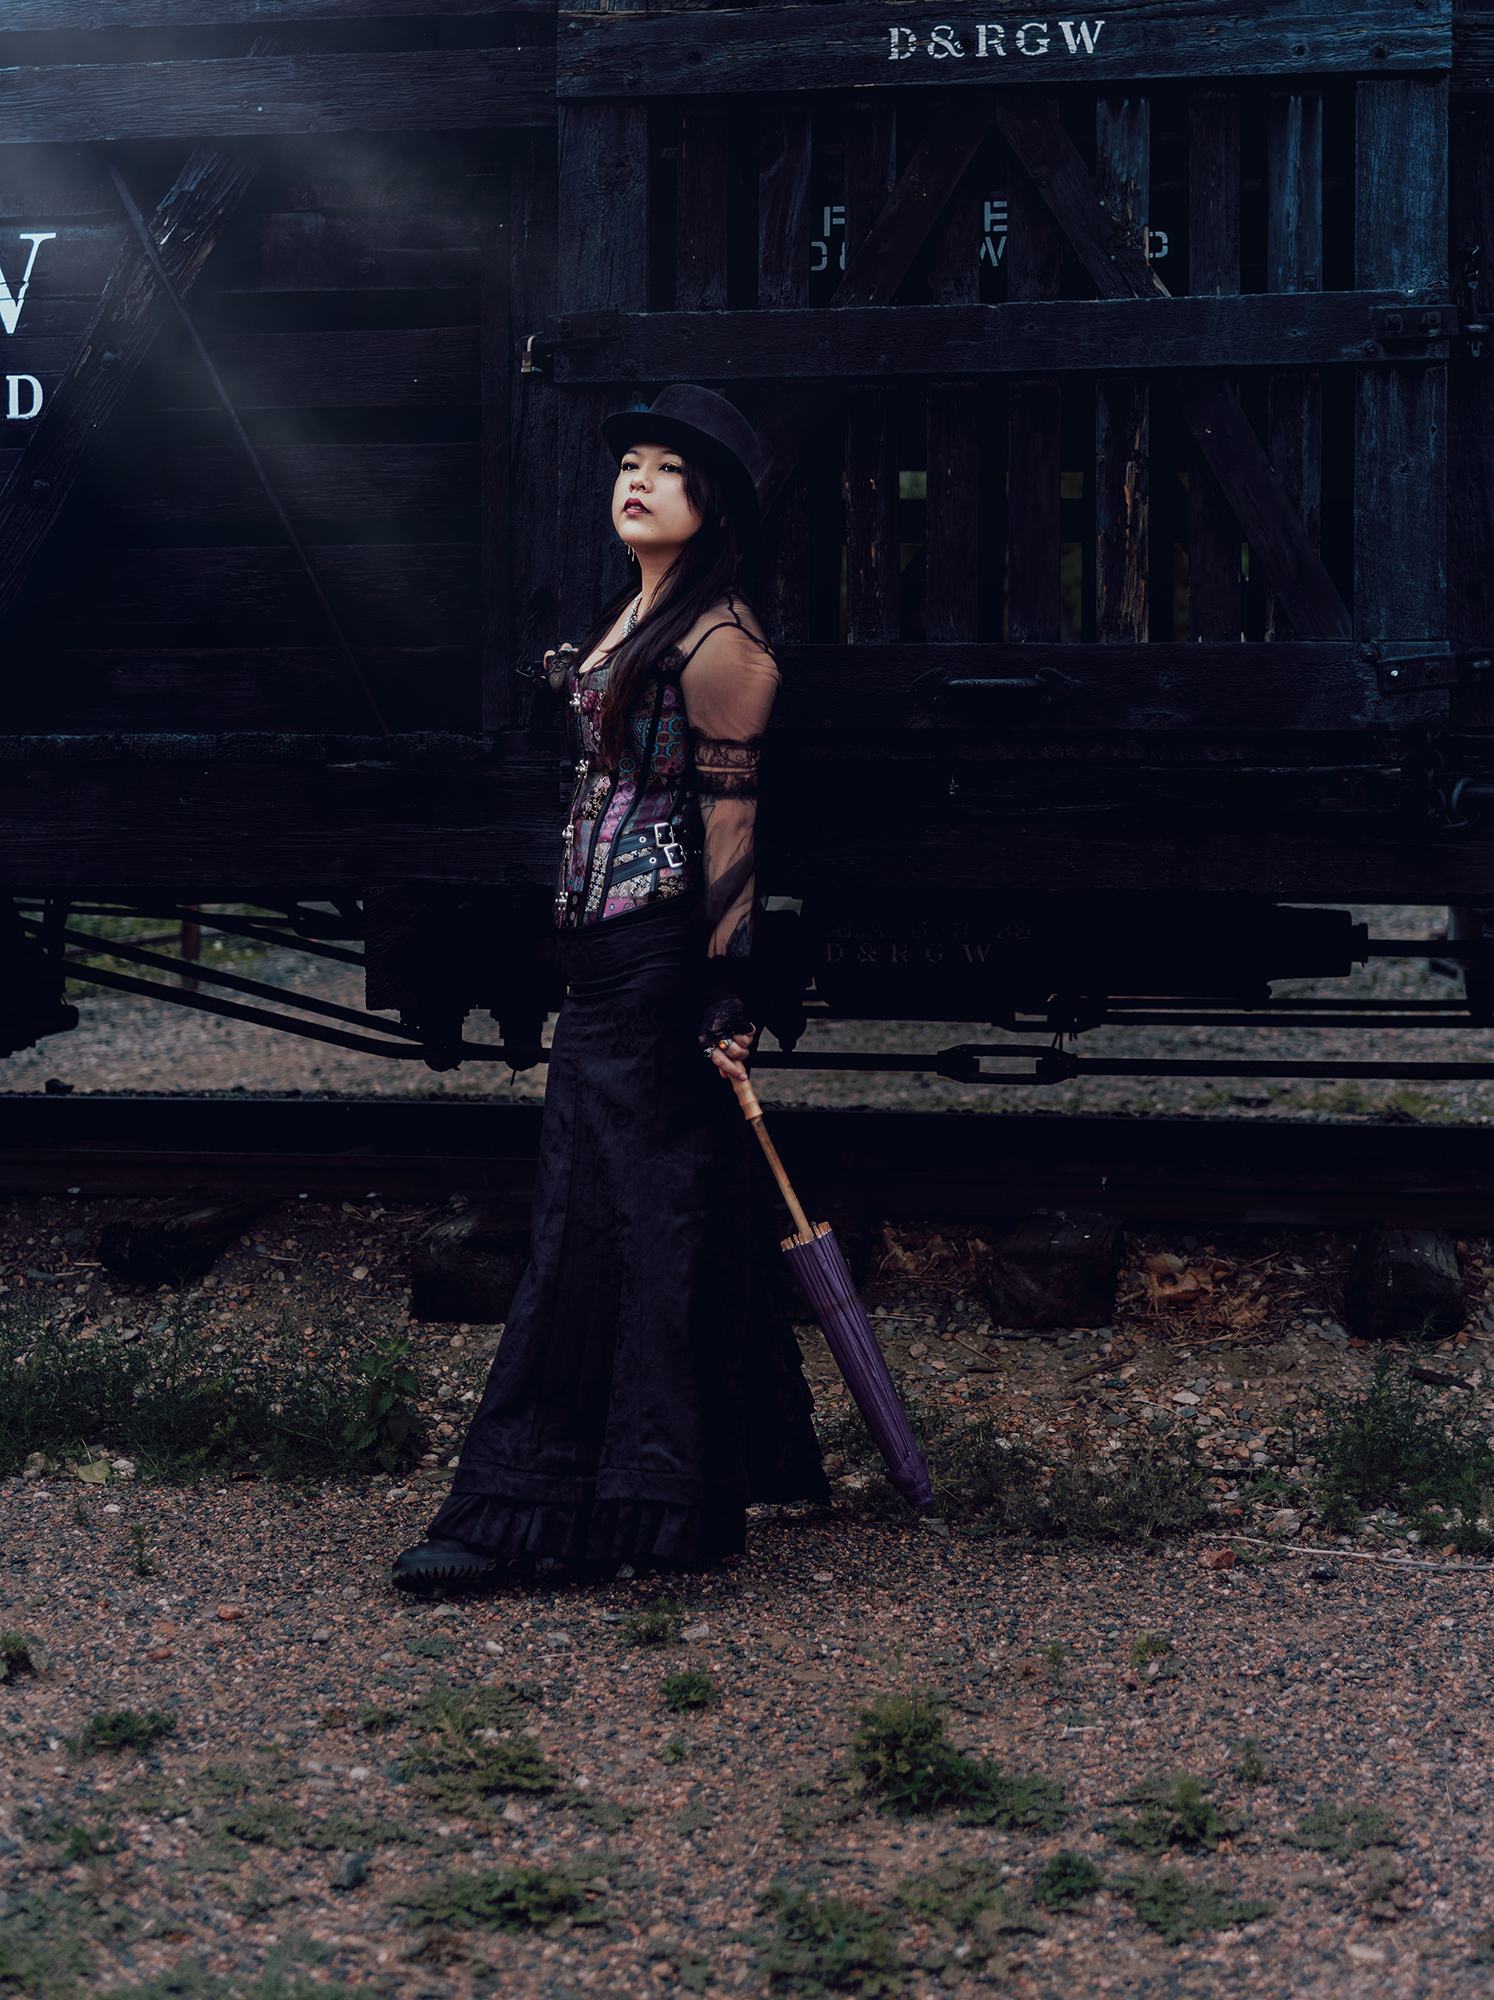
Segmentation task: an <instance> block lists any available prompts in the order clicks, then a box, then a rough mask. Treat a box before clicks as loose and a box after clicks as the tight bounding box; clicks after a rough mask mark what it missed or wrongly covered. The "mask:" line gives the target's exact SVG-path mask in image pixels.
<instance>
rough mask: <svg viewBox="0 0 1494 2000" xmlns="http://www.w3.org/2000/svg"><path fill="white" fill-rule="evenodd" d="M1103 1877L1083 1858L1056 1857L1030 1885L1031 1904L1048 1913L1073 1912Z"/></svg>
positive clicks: (1078, 1855)
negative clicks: (1040, 1907) (1037, 1904)
mask: <svg viewBox="0 0 1494 2000" xmlns="http://www.w3.org/2000/svg"><path fill="white" fill-rule="evenodd" d="M1104 1879H1105V1878H1104V1876H1103V1875H1102V1874H1101V1873H1100V1871H1099V1869H1098V1868H1096V1866H1095V1864H1094V1863H1093V1862H1092V1861H1089V1860H1087V1859H1086V1858H1085V1856H1084V1855H1082V1854H1070V1853H1068V1852H1064V1853H1062V1854H1055V1855H1054V1857H1053V1859H1052V1860H1051V1861H1050V1862H1049V1863H1048V1865H1047V1867H1046V1868H1044V1869H1042V1870H1041V1871H1040V1873H1039V1875H1038V1878H1037V1880H1036V1881H1035V1882H1034V1883H1033V1885H1032V1895H1033V1901H1034V1902H1038V1903H1041V1904H1042V1905H1043V1906H1044V1908H1045V1909H1049V1910H1072V1909H1073V1908H1074V1907H1075V1905H1076V1904H1079V1903H1082V1902H1084V1901H1086V1900H1087V1898H1089V1897H1090V1896H1092V1895H1093V1894H1094V1893H1095V1891H1096V1889H1098V1888H1099V1887H1100V1885H1101V1884H1102V1883H1103V1881H1104Z"/></svg>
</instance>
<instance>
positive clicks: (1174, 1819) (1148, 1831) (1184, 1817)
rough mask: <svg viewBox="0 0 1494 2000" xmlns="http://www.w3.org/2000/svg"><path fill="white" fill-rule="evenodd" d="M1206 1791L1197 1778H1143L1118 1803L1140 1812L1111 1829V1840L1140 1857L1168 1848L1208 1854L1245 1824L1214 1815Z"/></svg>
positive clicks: (1235, 1818) (1235, 1816)
mask: <svg viewBox="0 0 1494 2000" xmlns="http://www.w3.org/2000/svg"><path fill="white" fill-rule="evenodd" d="M1206 1789H1207V1788H1206V1787H1205V1786H1204V1785H1202V1784H1200V1782H1199V1780H1198V1779H1197V1778H1189V1777H1178V1778H1163V1777H1161V1776H1157V1777H1152V1778H1148V1779H1145V1780H1144V1781H1143V1782H1142V1783H1141V1784H1140V1785H1137V1786H1135V1787H1133V1789H1132V1790H1131V1791H1129V1792H1127V1793H1126V1794H1125V1795H1124V1797H1123V1799H1122V1800H1121V1801H1120V1803H1122V1804H1127V1805H1139V1806H1140V1807H1141V1811H1140V1812H1139V1813H1138V1814H1137V1816H1136V1818H1135V1819H1133V1820H1130V1821H1128V1822H1126V1823H1125V1824H1124V1825H1121V1826H1115V1827H1112V1828H1111V1830H1110V1837H1111V1839H1112V1840H1114V1841H1117V1842H1119V1843H1120V1845H1121V1846H1123V1847H1134V1848H1137V1849H1139V1850H1140V1852H1141V1853H1143V1854H1165V1853H1166V1852H1167V1850H1168V1849H1169V1848H1170V1847H1206V1848H1208V1849H1209V1851H1210V1852H1211V1853H1212V1852H1213V1850H1214V1849H1215V1848H1216V1847H1218V1845H1219V1843H1220V1841H1221V1840H1222V1839H1224V1838H1225V1837H1226V1836H1228V1835H1229V1834H1232V1833H1238V1832H1239V1831H1240V1829H1241V1828H1242V1827H1243V1826H1244V1824H1245V1821H1244V1819H1243V1818H1242V1817H1241V1816H1240V1815H1239V1814H1231V1815H1229V1816H1228V1817H1226V1816H1225V1815H1224V1814H1222V1813H1220V1812H1218V1811H1217V1810H1216V1809H1215V1807H1214V1805H1213V1804H1212V1803H1211V1801H1210V1800H1209V1799H1208V1798H1206V1797H1205V1791H1206Z"/></svg>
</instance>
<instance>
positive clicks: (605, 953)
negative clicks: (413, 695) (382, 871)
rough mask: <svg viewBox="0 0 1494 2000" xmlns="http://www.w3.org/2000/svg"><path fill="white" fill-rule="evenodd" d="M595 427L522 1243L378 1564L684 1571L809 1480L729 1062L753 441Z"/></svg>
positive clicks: (554, 658)
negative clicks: (614, 541) (565, 793)
mask: <svg viewBox="0 0 1494 2000" xmlns="http://www.w3.org/2000/svg"><path fill="white" fill-rule="evenodd" d="M602 430H603V434H604V436H605V437H606V440H607V443H608V445H609V447H610V448H611V450H612V452H613V454H614V456H615V457H616V458H617V461H618V473H617V481H616V484H615V486H614V489H613V495H612V521H613V525H614V527H615V528H616V530H617V533H618V534H619V535H620V536H621V538H622V540H623V541H624V542H625V543H626V544H627V547H628V551H629V558H630V562H636V564H637V569H636V571H634V575H635V577H636V581H635V582H634V583H633V584H632V585H631V586H630V587H629V589H628V590H627V591H626V592H624V594H623V595H622V596H621V597H619V598H618V599H617V601H616V602H615V603H613V604H611V605H609V606H608V608H607V610H606V612H605V613H604V615H603V618H602V621H601V624H600V625H599V626H598V628H597V630H596V631H595V632H594V633H593V634H592V635H591V637H590V638H589V639H588V641H587V643H586V645H585V646H584V647H583V648H582V649H581V651H580V652H579V653H578V652H577V651H575V649H574V648H571V647H562V648H561V650H560V653H559V654H557V655H549V656H547V660H546V667H547V671H549V673H550V676H551V684H552V686H554V687H556V688H557V690H559V689H561V688H563V689H564V691H565V694H566V698H567V704H568V710H569V724H570V729H571V735H572V740H573V746H574V748H575V751H576V756H577V763H576V782H575V788H574V793H573V796H572V800H571V808H570V814H569V818H568V821H567V825H566V829H565V844H564V854H563V858H562V861H561V867H560V879H559V883H558V886H557V892H556V898H555V914H556V922H557V924H558V925H559V927H560V956H561V965H562V968H563V970H564V972H565V976H566V982H567V994H566V1000H565V1004H564V1006H563V1007H562V1009H561V1012H560V1015H559V1018H558V1020H557V1022H556V1027H555V1039H554V1045H553V1047H552V1049H551V1052H550V1074H549V1081H548V1085H547V1087H546V1092H545V1118H544V1129H543V1135H542V1138H541V1142H540V1159H539V1168H538V1173H537V1177H536V1184H535V1201H534V1222H533V1237H532V1246H533V1247H532V1253H531V1262H530V1265H529V1268H528V1270H527V1271H526V1272H525V1274H524V1278H523V1281H522V1283H521V1284H520V1287H519V1290H518V1293H517V1295H516V1297H515V1299H514V1303H513V1307H512V1310H511V1312H510V1314H509V1319H508V1324H507V1327H506V1330H505V1333H504V1338H503V1343H502V1345H501V1347H500V1348H499V1350H498V1356H497V1359H496V1360H495V1362H494V1364H493V1370H492V1373H491V1375H490V1376H489V1378H488V1386H487V1390H486V1393H485V1394H484V1396H483V1400H482V1403H481V1404H480V1405H479V1408H478V1412H477V1416H476V1418H475V1419H474V1421H473V1425H472V1429H471V1431H470V1432H469V1434H468V1437H467V1442H466V1445H465V1447H464V1449H463V1452H462V1458H461V1464H460V1466H459V1468H458V1470H457V1474H456V1477H455V1479H454V1481H453V1482H452V1491H451V1495H450V1498H449V1499H448V1500H447V1501H446V1503H445V1505H444V1506H443V1507H442V1508H441V1509H440V1511H439V1513H438V1514H437V1515H436V1517H435V1520H434V1521H433V1522H432V1523H431V1529H430V1534H431V1539H430V1540H429V1541H428V1542H425V1543H423V1544H421V1545H420V1546H419V1547H417V1548H414V1549H407V1550H406V1551H405V1553H404V1554H403V1555H401V1556H400V1557H399V1559H398V1561H397V1562H396V1563H395V1565H394V1573H395V1575H396V1576H398V1577H410V1578H420V1577H426V1578H433V1579H434V1578H454V1577H462V1576H473V1575H477V1574H479V1573H481V1572H482V1571H484V1570H490V1569H492V1568H494V1567H495V1566H496V1564H497V1563H498V1562H500V1561H503V1560H506V1559H507V1560H512V1559H515V1558H521V1559H528V1560H533V1561H535V1562H537V1563H538V1564H539V1565H540V1566H541V1567H546V1568H548V1567H552V1566H553V1565H554V1564H556V1563H558V1562H571V1563H578V1562H581V1563H605V1564H617V1563H622V1562H629V1563H632V1564H634V1565H635V1566H642V1565H644V1564H654V1565H664V1566H676V1565H677V1566H693V1565H699V1564H703V1563H708V1562H710V1561H712V1560H714V1559H715V1558H716V1557H718V1556H722V1555H727V1554H731V1553H735V1552H737V1551H740V1550H741V1549H742V1548H743V1547H744V1546H745V1532H746V1508H747V1504H748V1502H749V1500H786V1499H800V1498H814V1499H820V1498H824V1497H826V1496H827V1491H828V1489H827V1487H826V1483H825V1476H824V1472H823V1470H822V1468H821V1465H820V1458H819V1448H818V1445H817V1444H816V1442H815V1437H814V1430H813V1426H812V1424H811V1421H810V1408H811V1402H810V1395H809V1390H808V1388H807V1386H806V1384H805V1382H804V1378H803V1374H802V1372H801V1369H800V1365H799V1354H798V1349H797V1347H796V1345H795V1343H794V1338H793V1333H792V1330H791V1329H790V1327H789V1326H788V1324H787V1321H786V1319H785V1318H784V1315H783V1313H782V1311H781V1309H779V1308H778V1307H777V1305H776V1303H775V1301H774V1299H773V1295H772V1293H771V1290H770V1288H769V1284H768V1277H767V1272H766V1270H765V1269H764V1268H763V1266H762V1261H761V1258H760V1255H759V1250H758V1242H757V1238H756V1234H755V1231H754V1229H753V1226H752V1221H751V1215H750V1200H749V1194H748V1180H747V1143H746V1136H745V1127H744V1125H743V1122H742V1119H741V1117H740V1114H739V1113H738V1111H737V1108H736V1102H735V1098H734V1094H733V1092H732V1091H731V1089H730V1088H729V1084H728V1081H727V1080H728V1079H733V1078H735V1079H738V1080H740V1079H743V1078H745V1076H746V1070H745V1068H744V1067H743V1064H744V1061H745V1059H746V1057H747V1056H748V1054H749V1053H750V1051H751V1048H752V1044H753V1039H754V1037H755V1034H756V1028H755V1026H754V1024H753V1007H752V1002H751V992H750V973H751V956H750V954H751V945H752V912H753V902H754V893H755V882H754V863H753V833H754V822H755V818H756V797H757V783H756V780H757V762H758V750H759V746H760V744H761V741H762V736H763V731H764V729H765V728H766V726H767V721H768V714H769V711H770V709H771V708H772V705H773V696H774V693H775V692H776V690H777V686H778V673H777V668H776V667H775V665H774V663H773V656H772V654H771V652H770V651H769V649H768V645H767V642H766V640H765V638H764V636H763V633H762V631H761V628H760V626H759V624H758V621H757V619H756V616H755V614H754V613H753V611H752V609H751V607H750V606H749V605H748V604H747V603H746V601H745V600H744V599H743V598H742V596H741V595H740V593H739V591H738V588H737V572H738V565H739V547H740V542H741V540H742V539H743V538H744V537H745V536H747V535H750V534H751V533H753V532H754V531H755V529H756V526H757V496H756V489H755V487H754V484H753V469H754V467H755V466H756V464H757V460H758V453H757V441H756V439H755V437H754V435H753V432H752V429H751V427H750V426H749V425H748V424H747V423H746V421H745V420H744V419H743V418H742V417H741V416H740V415H739V414H738V412H737V411H736V410H735V409H733V408H732V406H731V404H730V403H728V402H726V401H725V399H724V398H722V397H720V396H717V395H715V394H713V393H712V392H711V391H710V390H708V389H699V388H694V387H691V386H689V385H687V384H677V385H676V386H675V387H673V388H670V389H666V390H665V391H664V393H663V394H662V395H661V396H660V397H659V398H658V399H657V401H656V402H655V403H654V405H653V407H652V408H651V409H650V410H647V411H625V412H622V413H620V414H619V415H617V416H613V417H609V418H608V419H607V420H606V422H605V423H604V424H603V426H602ZM702 1051H704V1052H705V1055H706V1056H707V1057H708V1058H709V1061H708V1062H706V1061H702V1059H701V1055H702Z"/></svg>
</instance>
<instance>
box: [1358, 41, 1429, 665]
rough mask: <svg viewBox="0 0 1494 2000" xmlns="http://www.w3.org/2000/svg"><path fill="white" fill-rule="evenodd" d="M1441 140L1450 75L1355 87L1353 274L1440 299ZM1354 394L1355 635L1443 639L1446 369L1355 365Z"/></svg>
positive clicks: (1365, 280) (1416, 365)
mask: <svg viewBox="0 0 1494 2000" xmlns="http://www.w3.org/2000/svg"><path fill="white" fill-rule="evenodd" d="M1447 137H1448V96H1447V85H1446V83H1434V82H1427V81H1424V80H1421V79H1411V78H1407V79H1404V80H1397V81H1394V82H1391V81H1386V82H1383V83H1381V82H1375V83H1361V84H1359V85H1358V86H1357V90H1356V96H1355V181H1354V209H1355V213H1354V275H1355V279H1356V282H1357V283H1359V284H1363V285H1394V286H1398V287H1399V288H1400V289H1401V290H1402V291H1404V292H1405V293H1407V294H1408V295H1411V296H1421V297H1442V296H1445V288H1446V285H1447ZM1389 218H1393V221H1388V219H1389ZM1356 403H1357V408H1356V420H1355V437H1354V630H1355V633H1356V634H1357V636H1358V637H1360V638H1363V639H1402V638H1435V637H1438V636H1440V634H1441V633H1442V632H1443V631H1445V630H1446V616H1447V369H1446V366H1445V365H1443V364H1440V363H1433V364H1427V363H1424V362H1414V363H1413V362H1407V363H1404V364H1395V363H1379V364H1376V365H1374V366H1370V367H1365V368H1362V369H1361V370H1360V371H1359V377H1358V382H1357V385H1356Z"/></svg>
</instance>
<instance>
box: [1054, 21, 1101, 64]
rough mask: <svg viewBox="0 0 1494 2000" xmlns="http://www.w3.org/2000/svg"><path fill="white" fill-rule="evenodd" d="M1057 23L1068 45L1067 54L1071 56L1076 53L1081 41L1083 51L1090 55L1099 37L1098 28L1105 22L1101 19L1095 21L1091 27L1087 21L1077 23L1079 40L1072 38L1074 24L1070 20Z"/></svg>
mask: <svg viewBox="0 0 1494 2000" xmlns="http://www.w3.org/2000/svg"><path fill="white" fill-rule="evenodd" d="M1058 25H1059V27H1060V28H1062V29H1063V38H1064V40H1065V41H1066V42H1067V43H1068V45H1069V54H1070V55H1071V56H1076V55H1078V53H1079V42H1083V44H1084V53H1085V54H1086V55H1087V56H1092V55H1093V54H1094V52H1095V43H1096V42H1097V41H1098V40H1099V39H1100V30H1101V28H1103V27H1104V25H1105V23H1104V22H1103V21H1096V22H1095V24H1094V27H1093V28H1091V27H1090V25H1089V23H1088V21H1081V22H1080V23H1079V41H1075V39H1074V24H1073V22H1072V21H1060V22H1059V24H1058Z"/></svg>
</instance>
